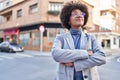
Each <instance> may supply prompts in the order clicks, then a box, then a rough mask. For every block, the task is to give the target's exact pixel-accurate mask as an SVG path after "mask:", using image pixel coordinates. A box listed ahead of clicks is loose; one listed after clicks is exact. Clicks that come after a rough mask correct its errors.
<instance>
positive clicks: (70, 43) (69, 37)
mask: <svg viewBox="0 0 120 80" xmlns="http://www.w3.org/2000/svg"><path fill="white" fill-rule="evenodd" d="M65 39H66V40H67V43H68V46H69V48H70V49H75V46H74V41H73V38H72V35H71V34H70V32H68V33H67V37H66V38H65Z"/></svg>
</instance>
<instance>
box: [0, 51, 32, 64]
mask: <svg viewBox="0 0 120 80" xmlns="http://www.w3.org/2000/svg"><path fill="white" fill-rule="evenodd" d="M25 57H26V58H30V57H33V56H32V55H29V54H24V53H15V54H8V53H5V54H4V53H2V54H1V53H0V62H1V61H3V60H13V59H16V58H25Z"/></svg>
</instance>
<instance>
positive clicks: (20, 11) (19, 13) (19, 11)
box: [17, 9, 22, 17]
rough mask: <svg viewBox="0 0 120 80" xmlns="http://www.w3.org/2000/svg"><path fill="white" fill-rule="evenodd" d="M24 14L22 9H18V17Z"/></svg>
mask: <svg viewBox="0 0 120 80" xmlns="http://www.w3.org/2000/svg"><path fill="white" fill-rule="evenodd" d="M21 16H22V9H20V10H18V11H17V17H21Z"/></svg>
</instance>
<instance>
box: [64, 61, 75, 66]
mask: <svg viewBox="0 0 120 80" xmlns="http://www.w3.org/2000/svg"><path fill="white" fill-rule="evenodd" d="M62 64H63V65H64V66H67V67H72V66H73V65H74V64H73V62H68V63H62Z"/></svg>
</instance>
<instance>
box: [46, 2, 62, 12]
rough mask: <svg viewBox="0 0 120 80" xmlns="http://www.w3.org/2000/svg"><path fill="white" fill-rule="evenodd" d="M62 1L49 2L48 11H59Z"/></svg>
mask: <svg viewBox="0 0 120 80" xmlns="http://www.w3.org/2000/svg"><path fill="white" fill-rule="evenodd" d="M62 4H63V3H62V2H50V3H49V7H48V11H61V9H62Z"/></svg>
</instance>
